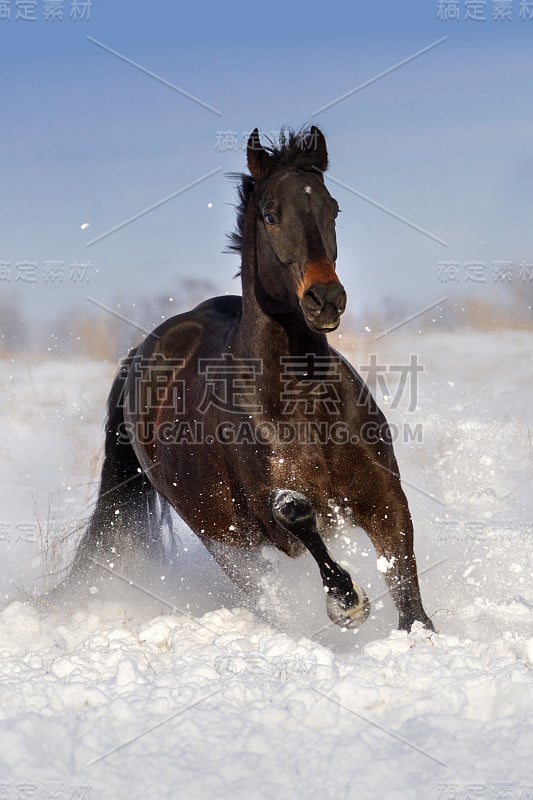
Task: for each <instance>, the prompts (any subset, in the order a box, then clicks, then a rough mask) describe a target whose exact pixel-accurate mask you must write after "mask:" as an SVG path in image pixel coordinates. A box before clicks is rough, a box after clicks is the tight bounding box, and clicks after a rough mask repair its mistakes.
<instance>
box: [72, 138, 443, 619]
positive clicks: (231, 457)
mask: <svg viewBox="0 0 533 800" xmlns="http://www.w3.org/2000/svg"><path fill="white" fill-rule="evenodd" d="M247 155H248V168H249V170H250V173H251V174H250V175H249V176H248V175H243V176H240V181H241V183H240V207H239V209H238V224H237V231H236V232H235V233H234V234H233V236H232V248H233V249H234V250H239V251H240V252H241V255H242V266H241V279H242V298H241V297H236V296H235V297H233V296H227V297H216V298H213V299H211V300H206V301H205V302H204V303H201V304H200V305H199V306H197V307H196V308H194V309H193V310H192V311H189V312H187V313H184V314H180V315H178V316H176V317H173V318H172V319H169V320H167V321H166V322H164V323H163V324H162V325H160V326H159V327H158V328H157V329H156V330H155V331H154V332H153V333H151V334H150V335H149V336H148V337H147V338H146V339H145V341H144V342H143V343H142V344H141V345H140V346H139V347H137V348H136V349H134V350H133V351H132V352H131V353H130V354H129V357H128V358H127V359H126V360H125V362H124V363H123V365H122V367H121V369H120V372H119V374H118V376H117V378H116V380H115V383H114V384H113V387H112V389H111V394H110V397H109V402H108V418H107V425H106V443H105V460H104V464H103V470H102V480H101V486H100V493H99V497H98V501H97V504H96V508H95V512H94V514H93V517H92V520H91V522H90V524H89V528H88V530H87V532H86V534H85V536H84V537H83V539H82V541H81V544H80V546H79V548H78V552H77V555H76V559H75V569H74V572H73V576H72V577H74V576H79V575H81V574H82V570H83V569H84V568H85V567H86V565H87V564H88V563H89V562H91V561H92V562H94V561H95V560H98V561H100V562H103V563H105V562H106V561H111V560H112V561H113V562H114V564H115V566H118V564H119V563H120V561H119V559H120V558H121V554H123V553H125V552H126V551H127V550H128V548H129V547H130V546H131V545H132V544H135V543H137V544H139V543H140V544H142V545H143V546H144V547H146V548H151V547H152V546H153V545H157V542H158V539H159V536H160V531H159V529H158V525H159V520H160V503H162V504H164V503H165V502H168V503H170V504H171V505H172V506H173V507H174V509H175V510H176V511H177V512H178V514H179V515H180V516H181V517H182V518H183V519H184V520H185V521H186V523H187V524H188V525H189V526H190V527H191V529H192V530H193V531H194V532H195V533H196V534H197V536H199V537H200V539H201V540H202V542H203V543H204V545H205V546H206V547H207V549H208V550H209V551H210V552H211V553H212V555H213V556H214V558H215V559H216V560H217V561H218V563H219V564H220V566H221V567H222V568H223V569H224V570H225V571H226V572H227V573H228V574H229V575H230V576H231V578H232V579H233V580H234V581H235V582H236V583H238V584H240V585H241V586H245V587H247V588H249V587H248V586H247V584H248V583H249V581H248V576H247V575H246V574H245V571H243V570H242V569H239V567H238V559H235V558H234V557H233V555H234V554H235V553H236V552H240V551H243V550H251V551H254V550H255V551H259V549H260V548H262V547H263V545H265V544H267V543H270V544H272V545H274V546H276V547H278V548H280V549H281V550H283V551H284V552H285V553H287V555H289V556H293V557H294V556H297V555H299V554H300V553H301V552H302V551H303V550H304V549H305V548H307V549H308V550H309V552H310V553H311V554H312V556H313V558H314V559H315V561H316V563H317V565H318V569H319V571H320V576H321V578H322V582H323V585H324V589H325V591H326V604H327V612H328V614H329V616H330V618H331V619H332V620H333V621H334V622H336V623H337V624H339V625H341V626H348V627H353V626H356V625H358V624H360V623H361V622H363V621H364V620H365V619H366V617H367V616H368V613H369V602H368V598H367V597H366V595H365V593H364V591H363V590H362V589H361V588H360V587H359V586H357V585H354V584H353V583H352V580H351V578H350V575H349V574H348V573H347V572H346V570H344V569H342V568H341V567H340V566H339V565H338V564H337V563H336V562H335V561H334V560H333V559H332V558H331V556H330V555H329V553H328V550H327V547H326V544H325V542H326V541H327V538H328V535H329V533H330V532H331V530H332V527H333V526H332V524H331V519H332V513H331V508H332V505H333V506H337V507H340V508H341V509H342V510H343V512H344V513H345V514H347V515H351V518H352V519H353V521H354V523H356V524H357V525H360V526H361V527H363V528H364V529H365V531H366V532H367V534H368V536H369V537H370V539H371V541H372V543H373V545H374V548H375V550H376V553H377V555H378V556H384V557H385V558H386V559H387V561H388V564H389V569H388V571H387V573H386V580H387V582H388V586H389V588H390V591H391V594H392V597H393V598H394V602H395V603H396V606H397V608H398V611H399V617H400V619H399V625H400V628H404V629H409V628H410V626H411V624H412V623H413V622H414V621H415V620H420V621H421V622H422V623H423V624H424V625H425V626H426V627H428V628H432V627H433V626H432V623H431V620H430V619H429V618H428V616H427V615H426V613H425V611H424V609H423V607H422V601H421V598H420V591H419V586H418V578H417V571H416V562H415V556H414V552H413V526H412V522H411V516H410V513H409V508H408V504H407V500H406V498H405V495H404V493H403V490H402V487H401V484H400V478H399V473H398V465H397V463H396V460H395V457H394V453H393V448H392V444H391V436H390V432H389V428H388V425H387V422H386V420H385V417H384V416H383V414H382V413H381V411H380V410H379V409H378V407H377V406H376V403H375V401H374V399H373V397H372V396H371V394H370V392H369V390H368V389H367V387H366V385H365V384H364V382H363V381H362V379H361V378H360V376H359V375H358V374H357V373H356V372H355V371H354V369H353V368H352V367H351V366H350V364H348V363H347V361H346V360H345V359H344V358H342V357H341V356H340V355H339V354H338V353H336V352H335V350H333V349H332V348H331V347H330V346H329V344H328V341H327V338H326V334H327V333H328V332H330V331H333V330H335V329H336V328H337V327H338V325H339V321H340V316H341V314H342V313H343V311H344V308H345V305H346V293H345V291H344V289H343V287H342V285H341V283H340V281H339V278H338V277H337V274H336V271H335V262H336V260H337V245H336V238H335V218H336V216H337V213H338V210H339V209H338V204H337V202H336V201H335V200H334V199H333V197H332V196H331V195H330V194H329V192H328V190H327V188H326V186H325V184H324V179H323V173H324V172H325V170H326V168H327V165H328V156H327V150H326V143H325V140H324V137H323V135H322V133H321V132H320V131H319V130H318V128H316V127H314V126H313V127H312V128H310V129H309V130H307V131H305V132H302V133H299V134H295V133H292V132H289V133H287V134H282V135H281V136H280V141H279V143H277V144H276V145H272V146H269V147H264V146H262V145H261V143H260V139H259V134H258V131H257V129H256V130H254V131H253V133H252V134H251V136H250V139H249V141H248V150H247ZM117 562H118V563H117Z"/></svg>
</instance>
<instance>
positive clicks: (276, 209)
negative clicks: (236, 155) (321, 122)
mask: <svg viewBox="0 0 533 800" xmlns="http://www.w3.org/2000/svg"><path fill="white" fill-rule="evenodd" d="M247 154H248V168H249V170H250V173H251V175H252V177H253V178H254V189H253V200H254V201H255V206H256V209H257V210H256V220H257V221H256V252H257V278H258V279H259V281H260V284H261V287H262V290H263V291H264V292H265V293H266V295H267V296H268V297H269V298H270V299H271V300H273V301H274V302H275V303H276V304H277V307H278V308H279V309H280V310H285V309H287V308H295V307H298V306H299V307H300V309H301V311H302V313H303V316H304V318H305V321H306V323H307V325H308V326H309V328H310V329H311V330H312V331H315V332H317V333H327V332H328V331H334V330H335V329H336V328H337V327H338V325H339V322H340V316H341V314H342V313H343V311H344V309H345V307H346V292H345V291H344V288H343V286H342V284H341V283H340V281H339V279H338V277H337V275H336V273H335V261H336V259H337V241H336V237H335V218H336V216H337V214H338V211H339V206H338V203H337V201H336V200H335V199H334V198H333V197H332V196H331V195H330V193H329V192H328V190H327V189H326V186H325V185H324V178H323V173H324V171H325V170H326V169H327V165H328V154H327V150H326V141H325V139H324V136H323V134H322V133H321V132H320V131H319V129H318V128H316V127H315V126H313V127H311V128H310V130H309V131H307V132H306V133H304V134H292V133H291V134H289V136H288V138H285V137H282V141H281V143H280V147H279V148H274V147H273V148H265V147H263V146H262V145H261V142H260V139H259V133H258V131H257V128H256V129H255V130H254V131H253V132H252V134H251V136H250V138H249V140H248V153H247Z"/></svg>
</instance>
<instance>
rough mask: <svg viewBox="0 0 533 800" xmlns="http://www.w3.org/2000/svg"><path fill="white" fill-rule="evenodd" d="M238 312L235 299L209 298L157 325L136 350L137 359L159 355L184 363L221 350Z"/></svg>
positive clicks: (224, 296)
mask: <svg viewBox="0 0 533 800" xmlns="http://www.w3.org/2000/svg"><path fill="white" fill-rule="evenodd" d="M241 311H242V298H241V297H239V296H238V295H223V296H220V297H212V298H210V299H209V300H204V302H202V303H200V304H199V305H197V306H195V308H193V309H191V310H190V311H186V312H184V313H182V314H177V315H176V316H174V317H170V318H169V319H167V320H165V321H164V322H162V323H161V325H159V326H158V327H157V328H155V330H153V331H152V333H150V334H149V335H148V336H147V337H146V339H145V340H144V342H143V343H142V344H141V345H140V347H139V348H138V349H137V356H138V357H139V356H140V357H144V358H149V357H151V356H153V355H155V354H159V355H160V356H163V357H164V358H169V359H171V358H178V359H183V360H184V361H185V362H187V361H188V360H189V359H190V358H191V357H193V356H194V355H195V354H196V353H198V352H199V351H200V350H201V351H202V355H207V354H210V353H211V352H213V351H218V355H220V352H221V350H223V349H224V343H225V341H226V339H227V337H228V334H229V332H230V330H231V329H232V327H233V325H234V323H235V320H236V319H237V318H238V317H239V316H240V314H241Z"/></svg>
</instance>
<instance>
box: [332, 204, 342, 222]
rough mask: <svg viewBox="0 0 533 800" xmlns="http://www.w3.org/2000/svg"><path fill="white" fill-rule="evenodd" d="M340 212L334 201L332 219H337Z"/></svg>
mask: <svg viewBox="0 0 533 800" xmlns="http://www.w3.org/2000/svg"><path fill="white" fill-rule="evenodd" d="M339 212H340V208H339V204H338V203H337V201H335V205H334V206H333V219H337V217H338V215H339Z"/></svg>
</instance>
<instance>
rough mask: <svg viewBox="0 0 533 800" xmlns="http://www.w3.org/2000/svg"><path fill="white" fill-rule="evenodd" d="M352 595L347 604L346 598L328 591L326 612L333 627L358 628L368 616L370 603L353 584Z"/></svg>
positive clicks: (358, 587) (359, 588)
mask: <svg viewBox="0 0 533 800" xmlns="http://www.w3.org/2000/svg"><path fill="white" fill-rule="evenodd" d="M353 588H354V591H353V594H352V593H350V599H349V601H348V602H347V598H346V596H339V595H338V594H337V593H336V592H335V591H329V592H328V594H327V597H326V611H327V613H328V617H329V618H330V620H331V621H332V622H334V623H335V625H339V626H340V627H341V628H358V627H359V626H360V625H362V624H363V622H364V621H365V620H366V619H367V618H368V615H369V614H370V601H369V599H368V597H367V596H366V594H365V593H364V591H363V590H362V589H361V587H360V586H357V585H356V584H353Z"/></svg>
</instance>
